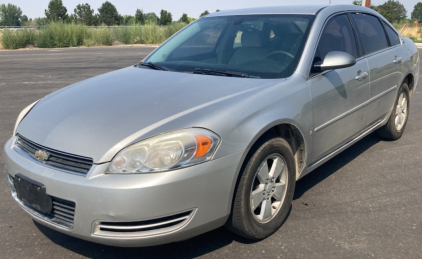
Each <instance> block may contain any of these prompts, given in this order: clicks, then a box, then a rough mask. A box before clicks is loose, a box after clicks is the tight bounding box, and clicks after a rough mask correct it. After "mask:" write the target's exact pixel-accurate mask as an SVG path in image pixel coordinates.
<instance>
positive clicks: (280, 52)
mask: <svg viewBox="0 0 422 259" xmlns="http://www.w3.org/2000/svg"><path fill="white" fill-rule="evenodd" d="M276 54H284V55H286V56H288V57H290V58H295V56H293V55H292V54H291V53H289V52H287V51H284V50H277V51H273V52H271V53H270V54H268V55H267V57H266V58H269V57H271V56H273V55H276Z"/></svg>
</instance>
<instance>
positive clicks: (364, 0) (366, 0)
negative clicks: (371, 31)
mask: <svg viewBox="0 0 422 259" xmlns="http://www.w3.org/2000/svg"><path fill="white" fill-rule="evenodd" d="M362 6H365V7H368V8H370V7H371V0H362Z"/></svg>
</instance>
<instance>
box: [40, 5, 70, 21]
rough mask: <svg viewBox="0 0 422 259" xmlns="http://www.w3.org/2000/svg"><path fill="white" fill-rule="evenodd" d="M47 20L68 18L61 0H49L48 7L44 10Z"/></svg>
mask: <svg viewBox="0 0 422 259" xmlns="http://www.w3.org/2000/svg"><path fill="white" fill-rule="evenodd" d="M44 13H45V16H46V17H47V20H48V21H50V22H51V21H54V22H57V21H65V20H67V18H68V15H67V9H66V7H65V6H64V5H63V2H62V0H51V1H50V3H48V9H46V10H45V11H44Z"/></svg>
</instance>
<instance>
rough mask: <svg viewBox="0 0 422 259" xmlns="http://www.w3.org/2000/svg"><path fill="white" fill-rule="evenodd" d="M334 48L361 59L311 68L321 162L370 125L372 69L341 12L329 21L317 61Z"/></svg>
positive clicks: (314, 158) (315, 147)
mask: <svg viewBox="0 0 422 259" xmlns="http://www.w3.org/2000/svg"><path fill="white" fill-rule="evenodd" d="M331 51H343V52H347V53H349V54H351V55H352V56H354V57H355V58H357V63H356V65H354V66H352V67H348V68H343V69H337V70H332V71H328V72H325V73H319V72H318V71H317V70H316V69H313V70H312V71H311V77H310V79H309V80H308V84H309V89H310V92H311V96H312V106H313V115H314V131H313V148H312V154H311V157H312V158H311V159H312V161H314V162H315V161H317V160H319V159H320V158H322V157H324V156H325V155H327V154H329V153H330V152H331V151H333V150H335V149H336V148H337V147H339V146H340V145H342V144H343V143H345V142H346V141H347V140H349V139H350V138H352V137H353V136H355V135H357V134H358V133H359V132H361V131H362V130H363V129H365V128H366V127H367V126H368V125H367V123H368V122H367V119H366V117H365V116H364V113H365V109H366V108H365V106H364V103H365V102H367V101H368V99H369V86H370V84H369V76H368V73H369V69H368V64H367V61H366V59H364V58H362V57H359V56H360V55H359V54H358V53H359V52H358V49H357V43H356V40H355V34H354V32H353V29H352V27H351V24H350V20H349V16H348V15H347V14H341V15H337V16H334V17H332V18H331V19H330V20H328V22H327V23H326V25H325V27H324V29H323V32H322V34H321V37H320V41H319V43H318V47H317V49H316V52H315V58H314V62H315V63H316V62H318V61H322V60H323V59H324V57H325V55H326V54H327V53H328V52H331Z"/></svg>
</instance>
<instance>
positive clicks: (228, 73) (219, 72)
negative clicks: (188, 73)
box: [193, 68, 249, 77]
mask: <svg viewBox="0 0 422 259" xmlns="http://www.w3.org/2000/svg"><path fill="white" fill-rule="evenodd" d="M193 73H194V74H202V75H212V76H231V77H249V75H248V74H246V73H243V72H237V71H227V70H214V69H205V68H195V70H194V71H193Z"/></svg>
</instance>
